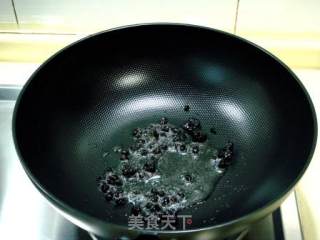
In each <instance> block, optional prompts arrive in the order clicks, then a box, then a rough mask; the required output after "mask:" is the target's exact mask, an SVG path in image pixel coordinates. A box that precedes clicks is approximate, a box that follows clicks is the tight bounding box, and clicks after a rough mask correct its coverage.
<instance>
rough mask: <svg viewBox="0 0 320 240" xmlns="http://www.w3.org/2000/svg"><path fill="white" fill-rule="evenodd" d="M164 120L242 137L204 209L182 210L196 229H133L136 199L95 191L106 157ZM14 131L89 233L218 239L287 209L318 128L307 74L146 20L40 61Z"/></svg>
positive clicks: (36, 180) (47, 186)
mask: <svg viewBox="0 0 320 240" xmlns="http://www.w3.org/2000/svg"><path fill="white" fill-rule="evenodd" d="M184 105H189V106H190V112H188V113H186V112H185V111H183V106H184ZM163 116H166V117H167V118H168V119H170V121H171V122H173V123H176V124H178V123H180V122H182V121H184V120H185V119H186V118H187V117H188V116H196V117H197V118H198V119H200V120H201V123H202V124H203V126H204V129H205V130H206V131H209V128H210V127H211V126H215V128H216V130H217V134H216V135H210V136H209V140H210V141H213V142H214V144H215V145H217V146H223V144H224V143H225V142H226V141H227V140H230V141H232V142H233V143H234V149H235V152H234V159H233V163H232V165H231V166H230V167H229V168H228V170H227V171H226V172H225V174H224V175H223V176H222V177H221V179H220V181H219V182H218V184H217V185H216V186H215V190H214V192H213V193H212V194H211V195H210V197H209V198H208V199H207V200H206V201H205V202H204V203H203V204H201V205H199V206H197V208H193V207H191V208H188V209H185V210H183V211H182V212H181V214H190V215H192V224H191V225H190V226H188V229H186V230H181V229H176V230H174V231H170V230H164V231H148V232H146V231H144V230H128V217H127V216H126V215H125V213H128V211H129V210H128V209H129V206H126V207H123V208H117V207H114V206H112V205H111V204H107V203H106V202H105V201H104V199H103V196H102V195H101V193H100V192H99V191H98V190H97V186H96V177H97V176H99V175H101V173H102V172H103V169H104V168H105V161H104V159H103V158H102V153H103V152H105V151H108V150H110V149H111V148H112V147H113V146H114V145H115V144H118V143H123V144H126V143H127V142H128V141H129V140H130V137H129V136H130V134H131V132H130V131H131V129H133V128H134V127H136V126H146V125H147V124H149V123H153V122H158V121H159V119H160V118H161V117H163ZM13 136H14V140H15V146H16V149H17V152H18V154H19V156H20V159H21V163H22V165H23V166H24V169H25V171H26V173H27V174H28V176H29V177H30V179H31V181H32V182H33V184H34V185H35V186H36V187H37V189H38V190H39V191H40V192H41V193H42V194H43V195H44V196H45V197H46V198H47V199H48V201H49V202H50V203H51V204H52V205H53V206H54V207H55V208H56V209H58V210H59V211H60V212H61V213H62V214H63V215H64V216H65V217H66V218H68V219H69V220H71V221H72V222H74V223H75V224H77V225H79V226H80V227H82V228H84V229H86V230H88V231H89V232H91V233H93V234H95V235H97V236H101V237H105V238H111V239H116V238H118V237H121V236H127V237H130V238H135V237H138V236H140V237H141V236H144V234H147V235H152V236H154V237H156V238H172V237H175V238H181V239H215V238H221V237H226V236H230V235H232V234H235V233H237V232H239V231H242V230H243V229H246V228H248V226H250V224H251V223H253V222H255V221H257V220H259V219H261V218H263V217H264V216H266V215H268V214H269V213H271V212H272V211H273V210H275V209H276V208H278V207H279V206H280V204H281V202H282V201H283V200H284V199H285V198H286V196H287V195H288V194H289V193H290V191H291V190H292V189H293V187H294V186H295V184H296V183H297V182H298V180H299V179H300V178H301V176H302V175H303V173H304V172H305V170H306V168H307V166H308V164H309V162H310V160H311V157H312V154H313V151H314V148H315V143H316V136H317V126H316V116H315V111H314V108H313V105H312V102H311V100H310V98H309V96H308V93H307V92H306V90H305V88H304V87H303V86H302V84H301V83H300V81H299V80H298V79H297V77H296V76H295V75H294V74H293V73H292V71H290V69H289V68H288V67H286V66H285V65H284V64H283V63H281V62H280V61H279V60H278V59H277V58H276V57H274V56H272V55H271V54H270V53H268V52H266V51H265V50H263V49H261V48H260V47H258V46H256V45H254V44H252V43H250V42H248V41H246V40H244V39H242V38H239V37H236V36H234V35H232V34H228V33H225V32H222V31H218V30H214V29H209V28H204V27H199V26H191V25H181V24H144V25H135V26H129V27H123V28H117V29H114V30H111V31H105V32H101V33H98V34H95V35H92V36H89V37H87V38H85V39H83V40H80V41H78V42H76V43H74V44H72V45H70V46H68V47H66V48H64V49H63V50H61V51H60V52H58V53H57V54H55V55H54V56H53V57H51V58H50V59H49V60H48V61H46V62H45V63H44V64H42V66H41V67H40V68H39V69H38V70H37V71H36V72H35V73H34V74H33V75H32V76H31V78H30V80H29V81H28V83H27V84H26V85H25V87H24V89H23V91H22V93H21V94H20V96H19V98H18V101H17V103H16V107H15V112H14V119H13ZM208 184H210V183H208ZM22 201H23V199H22ZM26 207H27V205H26Z"/></svg>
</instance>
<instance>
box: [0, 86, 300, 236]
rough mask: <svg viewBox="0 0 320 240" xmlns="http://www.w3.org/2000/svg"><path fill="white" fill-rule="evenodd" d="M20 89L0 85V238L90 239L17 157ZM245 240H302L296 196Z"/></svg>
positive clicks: (261, 222)
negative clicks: (55, 206) (43, 191)
mask: <svg viewBox="0 0 320 240" xmlns="http://www.w3.org/2000/svg"><path fill="white" fill-rule="evenodd" d="M20 90H21V88H20V87H1V86H0V239H4V240H5V239H30V240H58V239H59V240H61V239H63V240H89V239H92V237H90V235H89V234H88V233H87V232H86V231H84V230H82V229H80V228H78V227H77V226H75V225H74V224H72V223H71V222H69V221H68V220H66V219H65V218H63V217H62V216H61V215H60V214H59V213H58V212H57V211H56V210H54V209H53V208H52V207H51V206H50V205H49V204H48V203H47V201H46V200H45V199H44V198H43V197H42V196H41V194H40V193H39V192H38V191H37V190H36V189H35V187H34V186H33V185H32V183H31V181H30V180H29V179H28V177H27V176H26V174H25V172H24V170H23V168H22V166H21V164H20V162H19V159H18V156H17V154H16V151H15V148H14V144H13V139H12V132H11V120H12V114H13V108H14V104H15V100H16V98H17V95H18V93H19V92H20ZM241 239H245V240H256V239H259V240H280V239H285V240H301V239H303V238H302V232H301V228H300V221H299V215H298V211H297V205H296V202H295V195H294V193H293V194H291V195H290V197H289V198H288V199H287V200H286V201H285V203H284V204H283V205H282V206H281V208H280V209H279V210H277V211H276V212H275V213H274V214H272V215H270V216H268V217H267V218H265V219H264V220H262V221H260V222H259V223H257V224H255V225H254V226H252V227H251V230H250V231H249V233H248V234H246V236H245V237H242V238H241Z"/></svg>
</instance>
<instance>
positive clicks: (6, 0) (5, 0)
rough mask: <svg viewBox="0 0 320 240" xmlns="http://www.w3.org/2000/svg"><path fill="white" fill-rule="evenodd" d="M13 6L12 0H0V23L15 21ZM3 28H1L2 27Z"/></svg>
mask: <svg viewBox="0 0 320 240" xmlns="http://www.w3.org/2000/svg"><path fill="white" fill-rule="evenodd" d="M15 22H16V21H15V18H14V13H13V8H12V5H11V1H10V0H0V23H1V24H6V23H15ZM0 30H1V29H0Z"/></svg>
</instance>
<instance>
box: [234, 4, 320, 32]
mask: <svg viewBox="0 0 320 240" xmlns="http://www.w3.org/2000/svg"><path fill="white" fill-rule="evenodd" d="M319 12H320V1H319V0H280V1H279V0H269V1H256V0H240V5H239V15H238V24H237V29H238V32H272V33H273V32H288V33H292V32H299V33H310V32H317V33H320V14H319Z"/></svg>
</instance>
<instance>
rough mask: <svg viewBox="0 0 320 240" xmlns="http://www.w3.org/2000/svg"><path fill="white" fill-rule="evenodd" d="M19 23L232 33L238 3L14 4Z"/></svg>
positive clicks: (82, 0) (119, 0)
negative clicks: (148, 25)
mask: <svg viewBox="0 0 320 240" xmlns="http://www.w3.org/2000/svg"><path fill="white" fill-rule="evenodd" d="M15 4H16V8H17V12H18V16H19V20H20V22H21V23H22V25H23V24H25V25H28V24H38V25H43V24H44V25H43V26H42V27H44V28H47V29H48V30H50V29H57V28H56V26H60V29H63V30H64V31H65V30H68V29H73V30H75V31H77V32H88V31H89V32H90V31H96V30H101V29H108V28H112V27H117V26H121V25H127V24H134V23H143V22H183V23H192V24H199V25H205V26H210V27H214V28H218V29H223V30H226V31H232V29H233V25H234V17H235V9H236V0H226V1H219V0H211V1H210V0H199V1H183V0H175V1H172V0H112V1H110V0H109V1H102V0H92V1H88V0H78V1H76V0H69V1H64V0H46V1H43V0H28V1H27V0H15Z"/></svg>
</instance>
